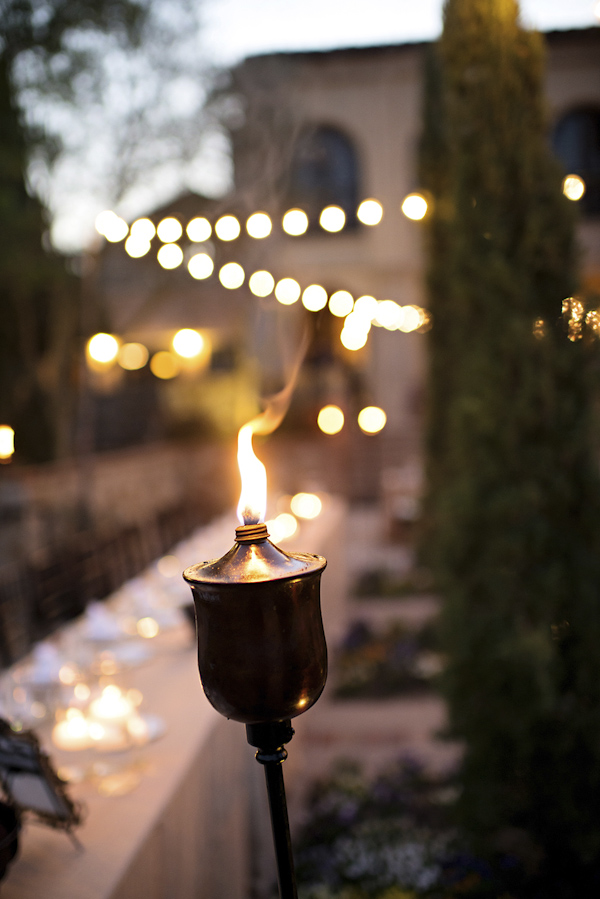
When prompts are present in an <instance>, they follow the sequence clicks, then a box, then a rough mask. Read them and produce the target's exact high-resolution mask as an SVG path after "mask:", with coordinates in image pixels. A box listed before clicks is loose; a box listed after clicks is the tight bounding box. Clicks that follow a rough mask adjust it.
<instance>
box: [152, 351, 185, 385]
mask: <svg viewBox="0 0 600 899" xmlns="http://www.w3.org/2000/svg"><path fill="white" fill-rule="evenodd" d="M150 371H151V372H152V374H153V375H155V376H156V377H157V378H161V379H162V380H163V381H168V380H169V379H170V378H174V377H175V376H176V375H178V374H179V363H178V361H177V358H176V356H174V355H173V353H169V351H168V350H159V351H158V353H155V354H154V356H153V357H152V359H151V360H150Z"/></svg>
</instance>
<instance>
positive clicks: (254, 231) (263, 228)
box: [246, 212, 273, 240]
mask: <svg viewBox="0 0 600 899" xmlns="http://www.w3.org/2000/svg"><path fill="white" fill-rule="evenodd" d="M272 228H273V225H272V223H271V219H270V218H269V216H268V215H267V213H266V212H255V213H254V215H251V216H250V218H249V219H248V221H247V222H246V231H247V232H248V234H249V235H250V237H254V238H256V239H257V240H261V239H262V238H263V237H268V236H269V234H270V233H271V230H272Z"/></svg>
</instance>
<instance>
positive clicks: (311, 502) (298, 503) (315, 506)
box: [290, 493, 323, 520]
mask: <svg viewBox="0 0 600 899" xmlns="http://www.w3.org/2000/svg"><path fill="white" fill-rule="evenodd" d="M290 507H291V509H292V512H293V513H294V515H297V516H298V518H306V519H308V520H310V519H312V518H317V516H318V515H320V514H321V509H322V508H323V503H322V502H321V500H320V499H319V497H318V496H317V495H316V494H315V493H297V494H296V495H295V496H293V497H292V499H291V501H290Z"/></svg>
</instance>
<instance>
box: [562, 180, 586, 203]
mask: <svg viewBox="0 0 600 899" xmlns="http://www.w3.org/2000/svg"><path fill="white" fill-rule="evenodd" d="M562 189H563V194H564V195H565V197H566V198H567V200H573V201H574V202H576V201H577V200H581V198H582V196H583V195H584V193H585V181H584V180H583V178H580V177H579V175H567V177H566V178H565V179H564V181H563V185H562Z"/></svg>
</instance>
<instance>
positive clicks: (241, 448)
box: [237, 333, 308, 524]
mask: <svg viewBox="0 0 600 899" xmlns="http://www.w3.org/2000/svg"><path fill="white" fill-rule="evenodd" d="M307 346H308V336H307V334H306V333H305V334H304V337H303V339H302V341H301V344H300V348H299V351H298V355H297V357H296V361H295V363H294V367H293V369H292V372H291V375H290V377H289V379H288V382H287V384H286V385H285V387H284V388H283V390H280V391H279V393H276V394H274V395H273V396H270V397H267V398H266V399H265V400H264V401H263V402H264V404H265V409H264V411H263V412H261V413H260V415H257V416H256V417H255V418H253V419H252V421H249V422H248V423H247V424H245V425H244V426H243V427H242V428H240V431H239V434H238V454H237V458H238V466H239V469H240V477H241V479H242V491H241V494H240V501H239V503H238V507H237V515H238V518H239V520H240V524H258V522H259V521H264V520H265V515H266V511H267V471H266V468H265V466H264V465H263V464H262V462H261V461H260V459H258V458H257V457H256V455H255V453H254V449H253V447H252V435H253V434H259V435H260V436H265V435H267V434H272V433H273V431H275V430H276V429H277V428H278V427H279V425H280V424H281V422H282V421H283V419H284V417H285V414H286V412H287V410H288V408H289V405H290V402H291V399H292V394H293V392H294V387H295V386H296V380H297V378H298V372H299V371H300V366H301V364H302V360H303V359H304V354H305V353H306V349H307Z"/></svg>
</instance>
